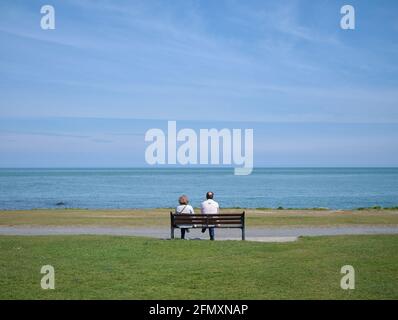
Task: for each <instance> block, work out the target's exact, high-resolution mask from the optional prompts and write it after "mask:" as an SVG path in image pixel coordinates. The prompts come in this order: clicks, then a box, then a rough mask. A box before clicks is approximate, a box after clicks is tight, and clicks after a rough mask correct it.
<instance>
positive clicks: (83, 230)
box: [0, 226, 398, 242]
mask: <svg viewBox="0 0 398 320" xmlns="http://www.w3.org/2000/svg"><path fill="white" fill-rule="evenodd" d="M358 234H398V228H397V227H380V226H366V227H365V226H363V227H362V226H357V227H324V228H322V227H301V228H250V229H247V230H246V240H249V241H261V242H288V241H295V240H297V237H299V236H330V235H358ZM0 235H20V236H37V235H115V236H139V237H151V238H158V239H169V238H170V230H169V229H168V228H119V227H48V226H45V227H44V226H43V227H37V226H35V227H29V226H24V227H4V226H1V227H0ZM179 235H180V232H179V230H176V232H175V236H176V238H178V237H179ZM240 237H241V233H240V230H229V229H216V239H218V240H239V239H240ZM187 238H188V239H191V240H194V239H195V240H199V239H208V233H204V234H203V233H201V232H200V230H198V229H194V230H191V232H190V233H188V234H187Z"/></svg>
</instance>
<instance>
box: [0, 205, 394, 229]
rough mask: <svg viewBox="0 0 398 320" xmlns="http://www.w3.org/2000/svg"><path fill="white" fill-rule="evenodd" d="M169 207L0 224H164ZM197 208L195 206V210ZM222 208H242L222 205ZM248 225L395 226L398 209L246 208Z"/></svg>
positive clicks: (72, 212)
mask: <svg viewBox="0 0 398 320" xmlns="http://www.w3.org/2000/svg"><path fill="white" fill-rule="evenodd" d="M169 211H170V209H152V210H81V209H67V210H65V209H59V210H26V211H0V225H1V226H18V225H32V226H40V225H43V226H79V225H81V226H89V225H92V226H120V227H122V226H123V227H128V226H131V227H168V226H169ZM197 212H199V210H197ZM222 212H242V209H223V210H222ZM246 213H247V226H248V227H280V226H292V227H294V226H295V227H299V226H340V225H347V226H352V225H390V226H391V225H393V226H398V210H374V209H366V210H352V211H331V210H314V209H312V210H311V209H310V210H293V209H291V210H276V209H274V210H272V209H262V210H261V209H258V210H246Z"/></svg>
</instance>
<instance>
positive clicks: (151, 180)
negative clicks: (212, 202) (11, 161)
mask: <svg viewBox="0 0 398 320" xmlns="http://www.w3.org/2000/svg"><path fill="white" fill-rule="evenodd" d="M208 190H212V191H214V192H215V194H216V198H217V200H218V201H219V202H220V204H221V206H223V207H247V208H255V207H279V206H282V207H285V208H287V207H290V208H311V207H327V208H334V209H335V208H342V209H343V208H358V207H370V206H375V205H379V206H384V207H390V206H397V205H398V168H393V169H390V168H383V169H362V168H361V169H359V168H357V169H351V168H338V169H337V168H335V169H331V168H329V169H326V168H322V169H321V168H316V169H315V168H314V169H293V168H291V169H255V170H254V172H253V174H252V175H250V176H245V177H243V176H234V175H233V170H232V169H18V170H16V169H0V209H31V208H57V207H61V208H62V207H69V208H154V207H171V206H174V205H175V204H176V199H177V198H178V196H179V195H180V194H182V193H185V194H187V195H188V196H189V197H190V198H191V203H192V204H193V205H194V206H198V205H199V203H200V201H201V200H202V198H203V196H204V194H205V192H206V191H208ZM59 202H63V203H64V204H65V205H64V206H57V205H56V204H57V203H59Z"/></svg>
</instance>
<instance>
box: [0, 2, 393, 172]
mask: <svg viewBox="0 0 398 320" xmlns="http://www.w3.org/2000/svg"><path fill="white" fill-rule="evenodd" d="M44 4H51V5H53V6H54V7H55V10H56V30H47V31H44V30H42V29H41V28H40V18H41V14H40V8H41V6H42V5H44ZM344 4H351V5H353V6H354V7H355V9H356V29H355V30H349V31H345V30H341V29H340V18H341V14H340V8H341V7H342V6H343V5H344ZM397 15H398V3H397V2H396V1H393V0H391V1H386V0H384V1H377V2H376V1H351V0H348V1H332V0H330V1H326V0H323V1H310V0H308V1H294V0H292V1H265V0H263V1H237V0H235V1H221V0H220V1H206V0H201V1H189V0H179V1H178V0H175V1H165V0H163V1H152V0H147V1H105V0H99V1H79V0H69V1H44V2H43V1H20V0H13V1H11V0H9V1H2V2H1V4H0V43H1V50H0V74H1V77H0V96H1V99H0V154H1V157H0V166H1V167H47V166H55V167H60V166H67V167H69V166H71V167H74V166H78V167H79V166H108V167H109V166H141V165H144V164H145V162H144V151H145V146H146V144H145V143H144V134H145V132H146V130H148V129H150V128H153V127H162V128H165V126H166V122H167V120H177V121H178V122H177V125H178V126H179V127H180V128H183V127H192V128H202V127H203V128H212V127H215V128H219V129H221V128H223V127H228V128H254V130H255V144H254V152H255V164H256V165H257V166H397V165H398V90H397V84H398V64H397V57H398V19H397Z"/></svg>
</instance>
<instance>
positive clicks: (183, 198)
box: [178, 194, 189, 205]
mask: <svg viewBox="0 0 398 320" xmlns="http://www.w3.org/2000/svg"><path fill="white" fill-rule="evenodd" d="M178 202H179V204H181V205H187V204H188V203H189V199H188V197H187V196H186V195H185V194H183V195H182V196H181V197H179V198H178Z"/></svg>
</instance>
